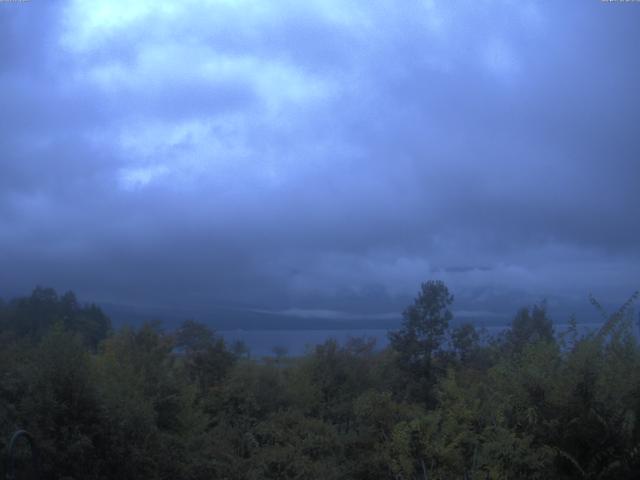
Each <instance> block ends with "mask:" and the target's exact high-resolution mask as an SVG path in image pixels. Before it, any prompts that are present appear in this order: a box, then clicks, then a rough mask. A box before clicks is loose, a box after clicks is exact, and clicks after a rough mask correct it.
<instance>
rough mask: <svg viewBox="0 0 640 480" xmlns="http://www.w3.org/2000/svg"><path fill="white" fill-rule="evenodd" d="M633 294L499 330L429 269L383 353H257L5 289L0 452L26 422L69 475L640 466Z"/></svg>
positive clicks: (482, 472) (537, 311)
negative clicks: (563, 327) (457, 304)
mask: <svg viewBox="0 0 640 480" xmlns="http://www.w3.org/2000/svg"><path fill="white" fill-rule="evenodd" d="M634 300H635V297H633V298H632V299H631V301H630V302H628V303H627V304H625V305H624V306H623V307H622V308H621V309H620V310H619V311H617V312H615V313H613V314H612V315H606V314H605V315H606V318H605V319H604V320H605V326H604V327H603V328H602V329H601V330H600V331H596V332H593V333H590V334H586V335H580V334H579V333H578V331H577V328H576V326H575V323H574V324H573V327H572V328H571V329H569V331H567V332H562V333H560V334H558V333H556V332H554V331H553V324H552V322H551V320H550V319H549V317H548V314H547V311H546V308H545V306H544V304H542V305H537V306H532V307H530V308H525V309H522V310H521V311H519V312H517V314H516V315H515V317H514V319H513V322H512V325H511V328H510V329H508V330H507V331H506V332H505V334H503V335H501V336H498V337H494V338H489V337H487V336H486V335H483V334H482V332H478V331H477V330H476V329H475V328H474V326H473V325H471V324H462V325H457V326H452V324H451V323H452V320H453V315H452V312H451V305H452V303H453V296H452V295H451V294H450V293H449V291H448V289H447V287H446V285H444V284H443V283H441V282H427V283H425V284H423V285H422V286H421V289H420V291H419V293H418V296H417V297H416V299H415V301H414V303H413V304H411V305H410V306H409V307H408V308H407V309H406V310H405V312H404V321H403V324H402V325H401V327H400V328H399V329H398V330H397V331H394V332H390V333H389V340H390V345H389V347H388V348H386V349H379V348H376V347H375V344H374V342H373V341H371V340H367V339H358V338H356V339H351V340H350V341H349V342H347V343H346V344H344V345H340V344H338V343H337V342H336V341H334V340H328V341H326V342H325V343H323V344H321V345H317V346H316V347H315V348H313V349H312V350H310V351H309V352H308V353H307V354H306V355H304V356H302V357H297V358H290V357H286V356H284V355H278V356H276V357H273V358H265V359H260V360H254V359H250V358H249V357H248V355H246V350H245V349H243V348H242V346H241V345H236V346H229V345H227V343H226V342H225V341H224V339H222V338H221V337H220V336H218V335H216V334H215V332H213V331H212V330H210V329H209V328H207V327H206V326H205V325H202V324H199V323H197V322H194V321H187V322H185V323H184V324H183V325H182V326H181V328H179V329H178V330H177V331H175V332H167V331H164V330H162V328H161V326H160V325H159V324H146V325H144V326H142V327H140V328H129V327H126V328H123V329H120V330H118V331H115V332H114V331H112V330H111V328H110V325H109V320H108V318H107V317H106V316H105V315H104V314H103V313H102V312H101V311H100V309H99V308H97V307H95V306H82V305H80V304H78V302H77V300H76V298H75V296H74V295H73V294H72V293H67V294H64V295H62V296H58V295H57V294H56V293H55V292H54V291H53V290H50V289H42V288H38V289H36V290H35V291H34V292H33V294H32V295H31V296H30V297H27V298H20V299H15V300H11V301H9V302H7V303H0V341H1V342H2V348H1V349H0V449H1V450H2V451H3V453H4V452H5V450H6V447H7V445H6V441H7V440H8V438H9V435H10V433H11V432H12V431H14V430H15V429H17V428H18V427H24V428H27V429H28V430H29V431H31V433H33V435H34V436H35V438H37V440H38V442H39V444H40V447H41V450H42V466H43V474H44V478H47V479H67V480H70V479H76V480H85V479H86V480H93V479H96V480H97V479H105V480H106V479H115V478H119V479H189V480H191V479H192V480H199V479H203V480H204V479H229V480H231V479H234V480H235V479H238V480H240V479H302V478H305V479H328V480H331V479H363V480H364V479H367V480H370V479H373V480H375V479H395V480H400V479H406V480H409V479H487V478H489V479H513V478H532V479H535V478H539V479H549V478H554V479H572V478H585V479H596V478H601V479H636V478H640V475H639V473H640V348H639V346H638V342H637V339H636V336H635V335H634V334H633V332H632V328H633V324H632V317H631V308H632V303H633V301H634ZM594 303H595V304H596V306H597V307H598V308H600V307H599V305H598V304H597V302H595V300H594ZM600 310H602V309H601V308H600ZM603 314H604V312H603ZM1 468H3V467H1ZM0 473H3V472H1V471H0Z"/></svg>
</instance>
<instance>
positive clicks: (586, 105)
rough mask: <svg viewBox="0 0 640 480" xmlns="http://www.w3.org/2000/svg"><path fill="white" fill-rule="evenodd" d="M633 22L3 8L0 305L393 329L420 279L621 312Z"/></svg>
mask: <svg viewBox="0 0 640 480" xmlns="http://www.w3.org/2000/svg"><path fill="white" fill-rule="evenodd" d="M638 20H640V9H637V8H629V6H627V5H615V4H611V5H609V4H600V3H597V2H593V4H590V3H585V2H564V3H562V5H559V4H558V3H557V2H549V3H534V2H507V1H496V2H486V3H483V4H482V6H481V7H480V6H479V4H478V3H477V2H466V1H460V2H456V3H455V4H453V3H451V2H429V1H425V2H417V1H416V2H409V3H407V4H406V5H405V4H403V6H402V7H400V6H395V5H393V4H391V3H388V2H326V1H324V2H320V1H318V2H311V3H308V4H304V5H302V4H299V2H275V3H273V4H269V5H268V6H267V5H266V4H260V5H258V4H254V3H251V2H249V3H242V2H239V3H238V2H184V3H179V4H178V3H175V4H166V5H163V6H162V7H158V6H157V5H156V4H155V3H154V2H148V3H147V2H137V3H136V4H135V5H128V4H127V3H126V2H123V3H120V2H95V3H92V4H90V5H89V4H86V3H83V2H51V3H47V4H46V7H45V6H44V5H41V4H40V3H39V2H28V3H25V4H2V5H1V6H0V25H1V26H2V28H1V29H0V35H1V36H2V42H0V43H1V45H2V46H1V48H0V58H1V59H2V63H1V64H0V89H1V92H2V94H1V95H0V103H1V106H2V108H1V110H0V124H1V125H2V129H1V130H0V145H1V146H2V151H1V153H2V161H1V162H0V262H1V265H2V272H1V273H0V288H1V289H2V291H3V292H6V293H5V295H6V294H9V293H14V292H19V291H24V290H26V289H28V288H30V287H31V286H33V285H34V284H36V283H44V284H51V285H54V286H57V287H58V288H73V289H75V290H77V291H78V292H79V293H80V294H82V295H85V296H87V297H89V298H94V299H98V300H108V301H113V302H122V303H136V304H145V305H158V304H166V305H173V306H181V307H185V306H187V307H188V306H189V305H198V306H203V307H206V305H211V304H214V303H215V304H220V303H237V304H243V305H248V306H251V307H252V308H258V309H267V310H269V311H274V312H280V313H282V312H285V314H286V315H293V314H295V313H296V312H297V313H299V314H300V316H301V317H309V318H312V317H316V316H317V315H320V314H322V312H323V311H324V312H325V313H326V312H334V313H331V315H329V316H336V315H338V314H337V313H335V312H345V313H344V315H345V316H346V318H350V317H349V316H350V315H353V313H348V312H353V311H357V312H365V311H366V312H369V313H375V312H377V313H378V314H379V315H383V316H384V315H388V312H389V311H393V310H394V309H396V308H397V307H398V306H399V305H401V304H402V302H405V301H406V299H407V298H410V296H411V295H413V292H414V291H415V290H416V289H417V287H418V284H419V282H420V281H422V280H425V279H428V278H431V277H437V278H443V279H445V280H446V281H447V282H449V283H450V285H451V286H452V287H453V288H454V291H456V293H457V297H458V298H459V299H460V302H461V303H462V306H461V308H462V309H466V311H478V310H483V311H484V310H487V309H489V310H490V309H492V308H494V304H495V303H498V302H502V303H503V304H509V308H511V304H510V303H509V302H506V301H504V298H505V296H506V297H509V298H511V296H512V295H515V294H516V293H518V292H519V293H520V294H523V295H524V298H527V299H528V298H532V299H534V300H535V299H537V298H540V297H542V296H554V295H555V296H558V297H567V298H573V297H574V296H576V295H577V296H579V295H582V296H584V295H586V293H587V292H588V290H589V289H594V290H595V291H596V292H598V291H600V292H603V293H604V294H606V295H610V296H613V297H615V296H616V295H621V296H624V295H625V294H626V293H628V291H629V290H632V289H634V288H637V287H638V285H637V284H638V280H640V279H639V278H638V276H637V273H636V272H637V271H639V267H640V255H639V253H640V252H639V250H638V244H637V239H638V238H639V236H640V222H638V218H640V211H639V205H640V193H639V189H638V185H639V181H640V180H639V179H640V162H638V158H639V154H640V144H639V142H638V140H637V138H638V134H639V133H640V132H638V128H639V127H638V125H640V124H639V119H638V112H640V95H638V93H637V85H638V84H639V83H640V56H638V55H636V54H635V53H636V52H634V50H635V45H637V44H638V40H640V38H639V37H640V31H638V29H637V28H636V27H635V26H636V25H637V22H638ZM35 31H38V35H35V34H34V32H35ZM25 52H28V55H27V54H25ZM616 298H617V297H616ZM292 312H293V313H292Z"/></svg>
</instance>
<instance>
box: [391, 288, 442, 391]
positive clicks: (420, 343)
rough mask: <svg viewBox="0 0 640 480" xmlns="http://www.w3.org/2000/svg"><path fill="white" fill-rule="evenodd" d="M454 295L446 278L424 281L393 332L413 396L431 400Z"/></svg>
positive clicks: (395, 345) (393, 342) (397, 357)
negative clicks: (435, 361)
mask: <svg viewBox="0 0 640 480" xmlns="http://www.w3.org/2000/svg"><path fill="white" fill-rule="evenodd" d="M452 303H453V295H451V294H450V293H449V289H448V288H447V286H446V285H445V284H444V282H442V281H434V280H432V281H429V282H426V283H423V284H422V285H421V288H420V292H419V294H418V296H417V297H416V299H415V300H414V302H413V305H410V306H409V307H408V308H407V309H406V310H405V311H404V312H403V317H404V318H403V322H402V328H401V329H400V330H398V331H394V332H390V333H389V342H390V345H391V348H392V349H393V350H394V351H395V353H396V359H397V363H398V367H399V369H400V370H401V371H402V372H404V375H405V376H406V379H405V382H406V383H407V384H408V386H409V388H408V390H407V393H408V396H409V398H413V399H416V400H421V401H427V402H428V401H429V400H430V398H429V396H430V390H431V387H432V385H433V383H434V382H435V372H434V368H433V367H434V361H433V357H434V356H435V355H436V354H437V353H439V351H440V348H441V346H442V342H443V340H444V336H445V333H446V331H447V328H448V327H449V322H450V321H451V319H452V318H453V314H452V313H451V310H450V308H449V307H450V306H451V304H452Z"/></svg>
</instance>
